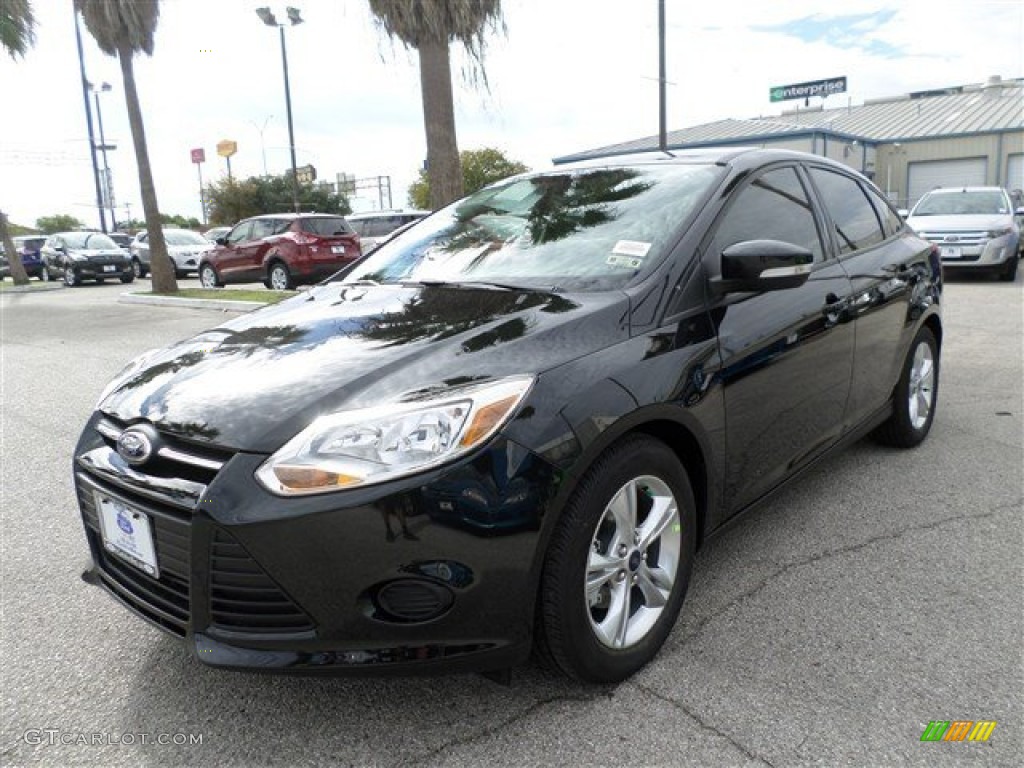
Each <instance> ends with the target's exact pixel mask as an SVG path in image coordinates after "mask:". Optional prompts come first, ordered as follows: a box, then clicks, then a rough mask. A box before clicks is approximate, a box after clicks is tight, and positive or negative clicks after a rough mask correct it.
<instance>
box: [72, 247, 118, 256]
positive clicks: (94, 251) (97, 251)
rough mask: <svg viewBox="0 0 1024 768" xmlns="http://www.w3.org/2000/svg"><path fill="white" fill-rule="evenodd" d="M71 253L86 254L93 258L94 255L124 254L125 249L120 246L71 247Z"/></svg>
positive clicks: (76, 254)
mask: <svg viewBox="0 0 1024 768" xmlns="http://www.w3.org/2000/svg"><path fill="white" fill-rule="evenodd" d="M68 253H69V254H74V255H75V256H86V257H88V258H92V257H94V256H117V257H121V256H124V251H122V250H121V249H120V248H69V249H68Z"/></svg>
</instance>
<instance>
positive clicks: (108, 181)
mask: <svg viewBox="0 0 1024 768" xmlns="http://www.w3.org/2000/svg"><path fill="white" fill-rule="evenodd" d="M110 89H111V86H110V83H101V84H100V86H99V88H97V87H96V86H95V85H93V84H92V83H89V90H90V91H92V94H93V97H94V98H95V99H96V120H97V122H98V123H99V126H100V153H101V154H102V155H103V196H104V197H105V198H106V203H107V205H108V206H110V229H111V230H116V229H117V216H116V215H115V214H114V180H113V179H112V178H110V165H109V164H108V163H107V150H108V149H114V148H115V147H113V146H108V145H107V139H106V137H105V136H104V135H103V112H102V111H101V110H100V94H101V93H108V92H109V91H110Z"/></svg>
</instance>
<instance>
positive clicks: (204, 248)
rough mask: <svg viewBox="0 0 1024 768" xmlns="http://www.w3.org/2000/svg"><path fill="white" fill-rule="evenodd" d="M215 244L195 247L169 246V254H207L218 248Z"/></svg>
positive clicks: (196, 245)
mask: <svg viewBox="0 0 1024 768" xmlns="http://www.w3.org/2000/svg"><path fill="white" fill-rule="evenodd" d="M216 247H217V246H215V245H214V244H213V243H205V244H201V243H196V244H194V245H168V246H167V252H168V253H205V252H206V251H212V250H213V249H214V248H216Z"/></svg>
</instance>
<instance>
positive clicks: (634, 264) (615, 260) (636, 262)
mask: <svg viewBox="0 0 1024 768" xmlns="http://www.w3.org/2000/svg"><path fill="white" fill-rule="evenodd" d="M643 261H644V260H643V259H638V258H635V257H633V256H616V255H615V254H614V253H613V254H612V255H611V256H609V257H608V258H607V259H606V260H605V263H606V264H608V265H609V266H612V267H624V268H625V269H639V268H640V265H641V264H643Z"/></svg>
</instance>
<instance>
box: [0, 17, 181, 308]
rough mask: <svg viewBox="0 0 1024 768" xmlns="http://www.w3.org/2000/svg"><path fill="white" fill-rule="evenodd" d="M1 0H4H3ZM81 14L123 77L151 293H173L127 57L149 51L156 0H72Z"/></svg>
mask: <svg viewBox="0 0 1024 768" xmlns="http://www.w3.org/2000/svg"><path fill="white" fill-rule="evenodd" d="M4 2H7V0H4ZM74 3H75V8H76V10H78V11H80V12H81V14H82V20H83V21H84V22H85V27H86V29H88V30H89V33H90V34H91V35H92V36H93V37H94V38H95V39H96V44H97V45H98V46H99V47H100V50H101V51H103V52H104V53H105V54H107V55H108V56H116V57H117V60H118V63H119V64H120V65H121V77H122V79H123V80H124V100H125V105H126V106H127V108H128V124H129V126H130V127H131V131H132V143H133V144H134V145H135V163H136V165H137V166H138V168H139V191H140V194H141V197H142V208H143V210H144V211H145V214H146V231H147V232H148V233H149V252H150V259H151V262H152V266H153V292H154V293H174V292H176V291H177V290H178V282H177V280H175V279H174V266H173V265H172V264H171V259H170V257H169V256H168V255H167V243H166V241H165V240H164V232H163V229H162V227H161V224H160V207H159V205H158V204H157V199H156V188H155V187H154V185H153V171H152V168H150V165H149V150H148V149H147V147H146V129H145V126H144V125H143V123H142V107H141V106H140V105H139V94H138V91H137V90H136V87H135V69H134V65H133V59H134V57H135V55H136V54H137V53H139V52H140V51H142V52H144V53H145V54H146V55H147V56H152V55H153V38H154V36H155V34H156V25H157V21H158V19H159V18H160V6H159V2H158V0H74Z"/></svg>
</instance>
